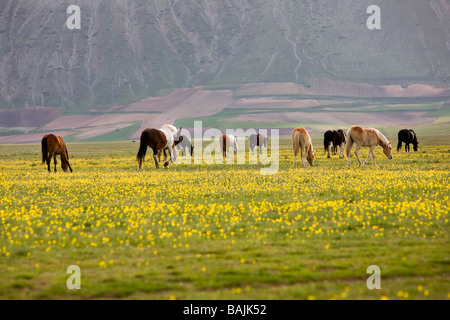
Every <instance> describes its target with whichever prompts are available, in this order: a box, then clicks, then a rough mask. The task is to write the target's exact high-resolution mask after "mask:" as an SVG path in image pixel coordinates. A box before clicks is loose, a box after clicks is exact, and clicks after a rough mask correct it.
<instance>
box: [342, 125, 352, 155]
mask: <svg viewBox="0 0 450 320" xmlns="http://www.w3.org/2000/svg"><path fill="white" fill-rule="evenodd" d="M353 142H354V140H353V138H352V129H351V128H350V129H348V131H347V143H346V144H345V149H344V156H345V158H346V159H348V158H350V152H351V151H352V146H353Z"/></svg>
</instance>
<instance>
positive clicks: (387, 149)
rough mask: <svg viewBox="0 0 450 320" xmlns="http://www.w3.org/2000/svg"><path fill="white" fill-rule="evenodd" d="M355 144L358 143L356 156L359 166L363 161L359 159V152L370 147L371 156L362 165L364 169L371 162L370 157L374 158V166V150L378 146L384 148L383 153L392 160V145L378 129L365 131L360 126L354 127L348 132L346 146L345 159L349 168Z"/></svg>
mask: <svg viewBox="0 0 450 320" xmlns="http://www.w3.org/2000/svg"><path fill="white" fill-rule="evenodd" d="M353 143H356V148H355V155H356V158H357V159H358V162H359V165H361V159H360V158H359V150H360V149H361V148H362V147H369V148H370V150H369V155H368V156H367V159H366V160H365V161H364V163H363V164H362V166H363V167H365V166H366V164H367V162H368V161H369V158H370V156H372V159H373V164H374V165H375V166H376V165H377V164H376V163H375V153H374V150H375V148H376V146H377V145H380V146H382V147H383V152H384V154H385V155H386V157H388V159H392V147H391V143H390V142H389V141H388V139H386V137H385V136H384V135H383V134H382V133H381V132H380V131H378V130H377V129H372V128H371V129H365V128H362V127H360V126H353V127H351V128H350V129H348V131H347V144H346V145H345V152H344V153H345V157H346V158H347V159H348V163H347V167H350V152H351V151H352V146H353Z"/></svg>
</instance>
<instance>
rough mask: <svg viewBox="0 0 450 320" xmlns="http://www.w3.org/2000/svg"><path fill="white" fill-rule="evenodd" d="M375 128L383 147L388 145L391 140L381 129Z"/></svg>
mask: <svg viewBox="0 0 450 320" xmlns="http://www.w3.org/2000/svg"><path fill="white" fill-rule="evenodd" d="M372 129H373V128H372ZM373 130H374V131H375V132H376V134H377V136H378V139H379V140H380V144H381V146H382V147H385V146H388V145H389V140H388V139H387V138H386V137H385V136H384V135H383V134H382V133H381V132H380V131H379V130H377V129H373Z"/></svg>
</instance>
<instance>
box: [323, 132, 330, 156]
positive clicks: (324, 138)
mask: <svg viewBox="0 0 450 320" xmlns="http://www.w3.org/2000/svg"><path fill="white" fill-rule="evenodd" d="M329 144H330V142H329V141H328V137H327V136H326V135H325V136H324V137H323V148H324V149H325V152H326V151H327V149H328V145H329Z"/></svg>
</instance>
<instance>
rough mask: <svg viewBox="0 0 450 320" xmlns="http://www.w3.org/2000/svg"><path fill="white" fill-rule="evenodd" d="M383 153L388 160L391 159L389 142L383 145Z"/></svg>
mask: <svg viewBox="0 0 450 320" xmlns="http://www.w3.org/2000/svg"><path fill="white" fill-rule="evenodd" d="M383 153H384V154H385V155H386V157H388V159H389V160H392V158H393V156H392V146H391V143H390V142H389V143H388V144H386V145H384V146H383Z"/></svg>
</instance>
